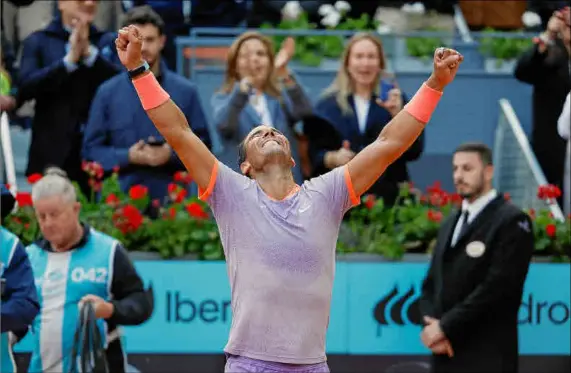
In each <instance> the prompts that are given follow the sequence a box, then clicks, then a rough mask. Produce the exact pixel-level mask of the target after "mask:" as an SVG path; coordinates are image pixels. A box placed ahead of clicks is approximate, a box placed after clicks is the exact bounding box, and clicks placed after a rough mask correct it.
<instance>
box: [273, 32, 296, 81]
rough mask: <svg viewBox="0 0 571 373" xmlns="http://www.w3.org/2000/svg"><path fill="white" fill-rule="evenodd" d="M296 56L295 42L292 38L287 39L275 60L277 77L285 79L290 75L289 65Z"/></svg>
mask: <svg viewBox="0 0 571 373" xmlns="http://www.w3.org/2000/svg"><path fill="white" fill-rule="evenodd" d="M294 54H295V40H294V38H292V37H291V36H290V37H288V38H286V39H285V40H284V41H283V43H282V45H281V48H280V51H279V52H278V54H277V55H276V58H275V60H274V69H275V72H276V75H277V76H279V77H282V78H285V77H286V76H287V75H288V69H287V64H288V63H289V61H290V60H291V59H292V57H293V56H294Z"/></svg>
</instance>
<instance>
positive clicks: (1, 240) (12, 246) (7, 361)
mask: <svg viewBox="0 0 571 373" xmlns="http://www.w3.org/2000/svg"><path fill="white" fill-rule="evenodd" d="M18 242H20V241H19V240H18V237H16V235H14V234H12V233H11V232H8V231H7V230H6V229H4V228H3V227H0V277H2V279H4V270H5V269H6V268H8V267H9V266H10V261H11V260H12V256H13V255H14V250H16V246H17V245H18ZM0 368H1V370H0V372H2V373H4V372H7V373H13V372H16V363H15V362H14V355H13V354H12V347H11V346H10V339H9V334H8V333H2V334H1V335H0Z"/></svg>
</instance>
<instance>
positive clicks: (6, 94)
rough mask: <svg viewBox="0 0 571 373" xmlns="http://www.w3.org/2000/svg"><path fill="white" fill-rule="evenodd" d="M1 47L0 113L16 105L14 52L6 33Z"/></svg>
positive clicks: (2, 36)
mask: <svg viewBox="0 0 571 373" xmlns="http://www.w3.org/2000/svg"><path fill="white" fill-rule="evenodd" d="M1 38H2V45H1V49H0V113H1V112H2V111H10V110H12V109H14V108H15V107H16V99H15V98H14V85H15V84H14V83H15V82H14V78H15V69H14V53H13V51H12V48H11V46H10V44H9V42H8V41H7V40H6V38H5V37H4V35H3V34H2V35H1Z"/></svg>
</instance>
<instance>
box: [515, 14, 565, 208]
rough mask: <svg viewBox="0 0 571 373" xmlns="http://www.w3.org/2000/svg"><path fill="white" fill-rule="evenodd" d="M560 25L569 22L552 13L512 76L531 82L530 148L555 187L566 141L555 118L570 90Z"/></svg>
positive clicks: (560, 184) (560, 183) (560, 180)
mask: <svg viewBox="0 0 571 373" xmlns="http://www.w3.org/2000/svg"><path fill="white" fill-rule="evenodd" d="M564 27H567V28H569V25H566V24H565V21H564V20H563V19H561V18H560V17H559V13H555V14H554V15H553V16H552V17H551V19H550V20H549V22H548V25H547V28H546V30H545V31H544V32H543V33H542V34H541V35H540V36H539V37H538V38H536V39H535V40H534V41H535V45H534V46H533V47H531V49H530V50H529V51H527V52H526V53H525V54H524V55H523V56H521V57H520V59H519V61H518V62H517V65H516V68H515V77H516V79H518V80H520V81H522V82H524V83H528V84H531V85H532V86H533V127H532V132H531V145H532V147H533V151H534V153H535V155H536V157H537V161H538V162H539V165H540V166H541V168H542V170H543V172H544V173H545V178H546V179H547V182H548V183H550V184H554V185H557V186H558V187H559V188H562V187H563V168H564V164H565V148H566V143H565V140H563V139H562V138H561V137H560V136H559V134H558V133H557V119H558V118H559V114H561V110H562V108H563V103H564V102H565V98H566V97H567V94H568V93H569V90H571V79H570V75H569V69H570V65H569V56H570V51H571V46H570V44H569V41H568V40H567V41H565V40H564V38H562V37H561V36H562V34H563V33H562V32H561V31H562V29H563V28H564ZM560 202H561V201H560Z"/></svg>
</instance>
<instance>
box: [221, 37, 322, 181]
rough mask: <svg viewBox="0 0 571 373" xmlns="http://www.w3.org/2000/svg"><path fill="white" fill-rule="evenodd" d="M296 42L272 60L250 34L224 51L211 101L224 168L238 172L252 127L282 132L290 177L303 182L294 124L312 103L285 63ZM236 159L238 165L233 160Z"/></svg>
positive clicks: (264, 44) (266, 43)
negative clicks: (288, 148)
mask: <svg viewBox="0 0 571 373" xmlns="http://www.w3.org/2000/svg"><path fill="white" fill-rule="evenodd" d="M294 51H295V41H294V40H293V38H287V39H286V40H285V41H284V43H283V45H282V47H281V49H280V51H279V52H278V54H277V55H276V56H274V53H273V47H272V43H271V41H270V40H269V39H268V38H267V37H265V36H263V35H261V34H259V33H255V32H247V33H244V34H242V35H240V36H239V37H238V38H237V39H236V41H234V43H233V44H232V46H231V47H230V50H229V51H228V60H227V64H226V77H225V79H224V84H223V86H222V88H221V89H220V91H219V92H218V93H216V94H215V95H214V96H213V97H212V107H213V111H214V124H215V126H216V128H217V129H218V131H219V132H220V134H221V136H222V138H223V139H224V140H223V145H224V147H225V149H224V152H225V153H224V155H223V157H224V158H228V159H223V161H224V162H225V164H227V165H229V166H230V167H231V166H232V165H234V167H233V169H235V170H239V166H240V164H241V163H242V162H241V160H240V159H239V157H238V153H239V152H238V144H239V143H240V141H242V139H244V138H246V135H247V134H248V133H249V132H250V131H251V130H252V129H253V128H254V127H256V126H258V125H260V124H265V125H268V126H272V127H274V128H276V129H278V130H279V131H281V132H282V133H283V134H284V135H285V136H286V137H287V138H288V140H289V141H290V144H291V152H292V155H293V158H294V160H295V162H296V166H295V167H294V170H293V174H294V178H295V180H296V182H297V183H301V182H302V181H303V175H302V172H301V167H300V164H301V161H300V154H299V153H300V152H299V141H298V139H299V137H300V135H298V134H297V133H296V132H295V131H294V125H295V124H296V123H297V122H298V121H300V120H301V119H302V118H303V117H304V116H306V115H309V114H311V111H312V107H311V102H310V100H309V98H308V97H307V95H306V94H305V92H304V90H303V88H302V87H301V85H300V84H299V83H298V81H297V79H296V78H295V77H294V76H293V74H292V73H291V72H290V71H289V69H288V67H287V65H288V62H289V61H290V59H291V58H292V56H293V54H294ZM237 160H238V162H236V161H237Z"/></svg>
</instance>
